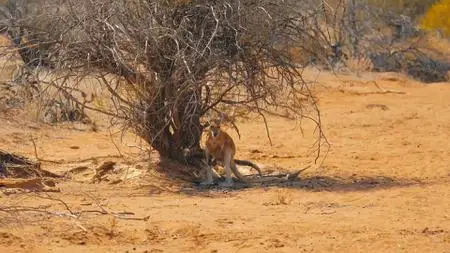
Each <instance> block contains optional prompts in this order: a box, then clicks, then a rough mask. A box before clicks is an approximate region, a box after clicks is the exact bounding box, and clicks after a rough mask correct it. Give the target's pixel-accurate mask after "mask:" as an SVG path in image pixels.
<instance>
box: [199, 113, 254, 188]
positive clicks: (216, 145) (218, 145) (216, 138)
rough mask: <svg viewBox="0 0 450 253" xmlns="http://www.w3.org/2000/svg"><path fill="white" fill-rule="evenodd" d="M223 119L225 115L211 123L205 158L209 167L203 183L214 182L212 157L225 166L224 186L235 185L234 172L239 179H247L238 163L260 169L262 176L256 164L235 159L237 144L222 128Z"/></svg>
mask: <svg viewBox="0 0 450 253" xmlns="http://www.w3.org/2000/svg"><path fill="white" fill-rule="evenodd" d="M223 119H224V117H223V115H222V116H221V118H220V119H217V120H214V121H212V122H210V123H209V129H208V137H207V140H206V148H205V158H206V164H207V167H208V168H207V169H206V181H205V182H203V183H202V184H204V185H210V184H212V183H213V178H212V173H213V172H212V165H211V164H210V158H214V159H215V161H217V162H219V163H220V164H221V165H222V166H224V167H225V173H226V178H225V183H223V184H222V186H227V187H230V186H233V179H232V178H231V173H232V172H233V174H234V175H235V176H236V177H237V178H238V179H240V180H242V181H245V180H244V177H243V176H242V174H241V173H240V172H239V171H238V169H237V167H236V164H239V165H247V166H251V167H253V168H254V169H256V170H257V171H258V173H259V175H260V176H262V173H261V170H260V168H259V167H258V166H257V165H256V164H254V163H252V162H250V161H246V160H237V159H234V155H235V154H236V145H235V144H234V141H233V139H232V138H231V136H229V135H228V134H227V133H226V132H225V131H223V130H222V129H221V128H220V126H221V124H222V121H223Z"/></svg>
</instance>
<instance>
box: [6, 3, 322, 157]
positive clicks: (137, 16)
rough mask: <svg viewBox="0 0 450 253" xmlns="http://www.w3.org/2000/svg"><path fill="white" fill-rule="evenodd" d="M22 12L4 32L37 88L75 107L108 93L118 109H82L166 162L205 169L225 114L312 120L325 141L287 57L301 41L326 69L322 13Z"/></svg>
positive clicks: (175, 8) (50, 6) (280, 7)
mask: <svg viewBox="0 0 450 253" xmlns="http://www.w3.org/2000/svg"><path fill="white" fill-rule="evenodd" d="M304 2H305V3H307V2H308V3H309V4H311V2H310V1H304ZM25 5H26V6H28V10H29V11H27V12H26V15H21V16H20V18H15V19H13V21H14V22H10V23H9V24H7V25H6V27H8V29H9V33H10V36H11V37H13V38H16V41H17V42H18V43H17V44H16V45H19V48H23V49H24V50H25V51H26V52H27V54H28V55H32V56H34V57H33V59H34V60H33V61H29V62H34V63H35V64H37V65H38V66H40V68H39V69H41V70H42V73H44V72H45V73H47V74H46V75H45V78H43V77H42V76H43V75H42V74H41V75H37V78H40V80H39V82H40V83H47V84H50V85H52V86H54V87H56V88H57V89H58V90H60V92H62V93H64V94H65V96H71V97H72V98H73V100H74V101H78V100H79V97H80V96H79V95H77V94H75V93H77V92H79V89H74V86H77V85H78V84H79V83H81V82H82V81H83V80H84V79H85V78H89V79H90V80H92V79H94V80H96V81H97V82H98V85H101V86H102V87H104V88H105V89H106V90H107V91H109V92H110V94H111V109H105V108H95V107H92V106H88V105H86V106H85V107H86V108H88V109H92V110H96V111H100V112H102V113H105V114H108V115H110V116H113V117H114V118H115V119H117V121H115V123H117V124H123V126H125V127H126V128H131V129H133V130H134V131H135V132H136V133H137V134H138V135H139V136H141V137H142V138H143V139H144V140H146V141H147V142H148V143H150V144H151V146H152V147H153V148H155V149H156V150H157V151H159V153H160V154H161V156H162V157H166V158H170V159H174V160H178V161H183V162H186V161H187V162H191V163H193V164H198V163H197V162H196V161H198V160H199V158H201V156H198V154H200V153H201V147H200V138H201V134H202V132H203V128H204V127H205V121H204V119H205V118H207V117H209V116H211V115H213V114H214V113H222V112H225V113H227V114H228V115H234V117H244V116H248V115H259V116H260V117H262V119H263V120H264V122H266V116H267V115H276V116H280V117H284V118H289V119H293V120H302V119H305V118H306V119H309V120H312V122H314V124H315V125H316V127H317V129H316V132H315V133H316V137H317V142H316V145H317V146H318V147H319V148H320V146H321V145H322V144H323V143H324V142H325V141H326V140H325V138H324V134H323V131H322V128H321V121H320V112H319V109H318V106H317V102H316V99H315V98H314V96H313V94H312V93H311V92H310V89H309V87H308V85H307V83H306V82H305V81H303V79H302V74H301V69H300V68H299V66H297V64H296V62H295V61H294V57H293V55H292V54H291V50H290V49H291V48H292V46H293V45H294V44H295V43H299V41H300V42H301V41H304V42H305V43H308V44H309V45H310V47H309V55H310V56H311V57H313V58H315V59H325V60H326V55H327V52H328V51H329V50H330V48H329V45H327V44H321V43H322V41H321V40H318V41H315V37H316V36H318V34H317V32H318V31H316V30H313V29H314V26H311V25H312V24H314V25H315V23H314V20H313V18H315V15H321V14H320V13H321V9H322V6H321V4H318V3H316V4H315V5H314V6H313V9H311V10H312V11H311V10H308V9H307V8H309V7H310V6H305V7H302V6H299V5H298V2H297V1H269V0H252V1H240V0H213V1H207V0H193V1H172V0H151V1H150V0H123V1H117V0H114V1H113V0H95V1H94V0H47V1H26V3H25ZM30 6H32V8H31V7H30ZM24 9H25V8H24ZM23 38H26V41H24V39H23ZM36 59H38V60H36ZM44 67H45V68H44ZM48 73H51V74H48ZM75 88H76V87H75ZM83 106H84V105H83ZM231 118H232V117H231ZM230 120H232V119H230ZM266 126H267V122H266ZM187 150H188V151H189V152H186V151H187ZM319 154H320V149H318V150H317V155H319Z"/></svg>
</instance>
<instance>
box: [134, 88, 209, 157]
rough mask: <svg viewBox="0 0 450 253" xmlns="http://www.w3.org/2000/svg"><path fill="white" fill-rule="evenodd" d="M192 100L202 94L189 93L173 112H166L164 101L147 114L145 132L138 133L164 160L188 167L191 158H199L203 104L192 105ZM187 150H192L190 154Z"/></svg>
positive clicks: (156, 104) (152, 107) (154, 104)
mask: <svg viewBox="0 0 450 253" xmlns="http://www.w3.org/2000/svg"><path fill="white" fill-rule="evenodd" d="M166 95H168V94H166ZM163 96H165V95H163ZM192 96H199V92H198V91H189V92H186V93H185V94H184V95H183V97H182V98H181V99H177V101H178V102H176V104H175V105H174V106H173V107H172V108H167V106H166V105H164V103H163V102H162V101H164V99H162V97H161V100H160V101H159V102H154V103H153V104H152V106H151V107H150V108H149V109H148V110H147V112H146V115H147V117H144V122H143V124H142V125H143V126H144V128H143V131H142V130H141V131H139V132H140V135H141V137H142V138H144V140H145V141H147V143H149V144H150V145H151V146H152V147H153V148H154V149H156V150H157V151H158V152H159V154H160V156H161V157H162V158H168V159H170V160H174V161H177V162H181V163H184V164H186V163H189V162H188V160H189V158H190V157H189V154H191V153H197V154H198V153H199V151H200V150H201V148H200V139H201V135H202V132H203V127H202V125H201V123H200V117H201V115H200V113H201V110H200V108H201V105H200V100H199V102H198V103H193V102H192V100H190V98H192ZM139 125H141V124H139ZM186 150H189V152H187V153H188V154H187V153H186Z"/></svg>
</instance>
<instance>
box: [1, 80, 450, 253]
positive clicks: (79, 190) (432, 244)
mask: <svg viewBox="0 0 450 253" xmlns="http://www.w3.org/2000/svg"><path fill="white" fill-rule="evenodd" d="M317 76H318V79H317V80H318V81H319V83H320V84H321V85H318V86H317V87H316V88H315V90H316V92H317V94H318V96H319V98H320V107H321V109H322V114H323V115H322V117H323V124H324V128H325V132H326V134H327V137H328V139H329V141H330V143H331V144H332V146H331V150H330V152H329V154H328V156H327V158H326V159H325V160H324V162H323V164H322V165H321V166H318V165H317V166H313V168H311V169H309V170H306V171H305V172H304V173H302V174H301V176H300V177H301V180H302V181H304V182H306V183H305V184H304V185H303V187H267V188H249V189H243V190H234V191H224V190H210V191H206V190H204V191H200V190H198V189H197V188H196V187H195V186H193V185H190V184H188V183H185V182H184V183H182V182H179V181H176V180H169V179H167V178H165V177H164V175H161V174H160V173H158V172H157V171H155V170H146V167H147V163H146V162H145V160H144V159H143V158H145V153H144V152H143V151H142V150H140V149H138V148H136V147H135V146H136V145H139V142H138V141H136V140H135V138H134V137H133V136H131V135H126V136H125V137H124V138H123V140H122V141H121V140H120V139H119V136H118V135H116V136H115V143H116V144H117V146H118V149H119V150H120V151H121V153H122V154H123V155H124V158H117V157H116V156H117V155H118V150H117V148H116V147H115V145H114V144H113V143H112V142H111V137H110V134H109V131H108V130H107V129H106V128H105V126H104V125H102V124H99V125H100V127H99V129H100V130H99V132H93V131H91V130H90V129H89V128H88V127H83V126H82V125H80V124H73V125H71V124H63V125H59V126H48V125H41V124H37V123H32V122H30V121H27V120H24V119H22V118H20V117H17V118H15V119H6V118H2V126H1V127H0V149H5V150H8V151H11V152H17V153H19V154H22V155H26V156H29V157H34V156H35V153H34V148H33V144H32V142H31V141H30V138H31V137H30V135H32V136H33V137H34V138H35V139H36V147H37V151H38V155H39V157H40V158H41V159H46V160H63V161H62V163H61V164H55V163H50V162H44V163H43V168H45V169H48V170H50V171H52V172H56V173H64V172H67V171H69V170H71V169H73V168H75V167H80V166H85V167H84V168H78V169H76V170H72V173H71V179H65V180H61V181H60V182H59V183H58V185H57V186H58V187H59V188H60V190H61V192H56V193H55V192H50V193H48V196H51V197H52V198H58V199H61V200H63V201H64V202H66V203H67V205H68V206H69V207H70V209H71V210H72V211H74V212H76V211H80V210H101V209H100V208H99V207H98V206H97V205H101V206H103V207H104V208H106V209H107V210H108V212H123V211H127V212H133V213H134V214H135V215H134V216H129V217H138V218H141V217H147V216H148V219H146V220H124V219H119V218H115V217H114V216H113V215H99V214H98V213H85V214H83V215H82V216H81V217H79V218H74V217H70V216H69V215H67V214H68V212H67V210H66V209H65V207H64V206H63V205H62V204H61V203H59V202H57V201H51V200H48V199H43V197H46V198H47V197H48V196H47V195H46V193H23V192H21V191H11V189H9V191H6V190H5V191H3V194H0V207H1V206H17V205H20V206H26V207H37V206H41V207H42V206H45V205H47V206H46V207H47V210H48V211H51V212H53V214H51V215H49V214H46V213H36V212H25V213H18V214H6V213H2V212H1V211H0V252H2V253H6V252H241V253H244V252H440V253H449V252H450V211H449V210H450V141H449V140H450V85H449V84H448V83H447V84H445V83H442V84H434V85H428V86H424V85H422V84H419V83H416V82H414V81H411V80H407V79H406V78H403V77H401V76H399V75H394V74H379V75H373V74H365V75H363V76H364V78H365V79H364V80H376V81H377V83H378V84H379V85H380V86H382V87H383V88H384V89H391V90H396V91H401V92H405V94H396V93H386V94H379V93H377V92H379V91H380V90H379V89H377V88H376V87H375V86H374V85H373V84H372V83H370V82H365V81H363V79H361V78H356V77H353V76H345V75H342V76H339V77H338V78H336V77H334V76H333V75H330V74H327V73H321V74H320V75H317V73H309V75H308V77H309V78H310V79H316V77H317ZM269 123H270V129H271V135H272V139H273V143H274V145H273V146H270V145H269V142H268V140H267V138H266V137H265V136H266V134H265V129H264V127H263V125H262V124H261V121H258V120H255V121H251V122H250V121H247V122H239V124H238V125H239V127H240V131H241V136H242V138H241V139H240V140H239V139H238V138H237V137H236V135H233V134H234V133H233V132H232V131H230V134H232V135H233V137H234V138H235V140H236V145H237V147H238V157H240V158H248V159H252V160H254V161H256V162H258V163H259V164H263V165H266V167H265V169H264V170H266V171H267V170H268V168H269V167H270V166H277V167H281V168H284V169H286V170H294V169H296V168H302V167H304V166H305V165H306V164H308V163H309V162H310V161H311V160H312V159H313V157H312V156H311V154H310V152H309V148H310V147H311V145H312V142H313V139H311V137H310V133H311V130H312V129H311V128H310V126H308V123H305V125H304V126H305V129H304V135H302V134H301V132H300V130H299V129H298V127H296V126H295V125H294V123H293V122H289V121H286V120H280V119H275V118H270V122H269ZM133 145H134V146H133ZM106 156H110V157H106ZM91 157H98V158H97V159H94V160H87V161H83V162H80V161H77V160H80V159H87V158H91ZM102 161H114V162H117V165H116V167H117V168H119V169H116V172H115V173H117V177H118V178H120V179H122V180H123V181H112V182H113V183H108V182H100V183H92V182H91V181H90V180H91V179H92V176H93V174H95V171H94V169H95V168H96V167H98V164H100V163H101V162H102ZM156 164H157V155H156V154H153V155H152V160H151V165H150V166H151V167H152V168H154V167H155V166H157V165H156ZM264 170H263V171H264ZM112 173H113V174H114V172H112ZM57 211H59V212H62V213H64V215H62V216H61V215H60V217H58V216H57V215H56V214H58V213H57ZM59 214H61V213H59Z"/></svg>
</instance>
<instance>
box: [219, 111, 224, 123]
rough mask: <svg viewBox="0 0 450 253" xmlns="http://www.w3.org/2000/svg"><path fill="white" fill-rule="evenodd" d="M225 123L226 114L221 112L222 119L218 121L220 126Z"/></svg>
mask: <svg viewBox="0 0 450 253" xmlns="http://www.w3.org/2000/svg"><path fill="white" fill-rule="evenodd" d="M224 121H225V113H223V112H221V113H220V117H219V119H218V123H219V125H221V124H222V123H223V122H224Z"/></svg>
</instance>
